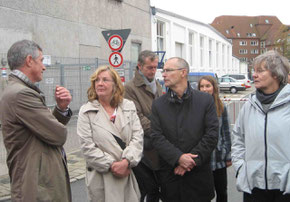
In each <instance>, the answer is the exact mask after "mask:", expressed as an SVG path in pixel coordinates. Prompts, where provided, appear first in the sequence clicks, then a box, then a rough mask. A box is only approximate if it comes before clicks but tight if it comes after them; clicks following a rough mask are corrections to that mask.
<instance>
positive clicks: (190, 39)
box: [188, 33, 194, 66]
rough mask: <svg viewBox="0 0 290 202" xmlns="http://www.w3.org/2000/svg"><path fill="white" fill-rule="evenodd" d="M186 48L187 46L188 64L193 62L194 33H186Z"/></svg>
mask: <svg viewBox="0 0 290 202" xmlns="http://www.w3.org/2000/svg"><path fill="white" fill-rule="evenodd" d="M188 48H189V65H190V66H193V63H194V33H189V34H188Z"/></svg>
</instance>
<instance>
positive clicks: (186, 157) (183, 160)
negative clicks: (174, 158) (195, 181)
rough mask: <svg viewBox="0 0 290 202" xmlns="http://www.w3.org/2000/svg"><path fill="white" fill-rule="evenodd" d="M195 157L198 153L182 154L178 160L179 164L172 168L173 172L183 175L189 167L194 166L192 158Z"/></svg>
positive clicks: (189, 169)
mask: <svg viewBox="0 0 290 202" xmlns="http://www.w3.org/2000/svg"><path fill="white" fill-rule="evenodd" d="M197 157H198V155H196V154H191V153H186V154H182V155H181V156H180V158H179V160H178V163H179V165H178V166H177V167H176V168H175V169H174V174H175V175H181V176H183V175H184V174H185V172H187V171H191V169H192V168H193V167H194V166H196V163H195V161H194V158H197Z"/></svg>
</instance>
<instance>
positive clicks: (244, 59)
mask: <svg viewBox="0 0 290 202" xmlns="http://www.w3.org/2000/svg"><path fill="white" fill-rule="evenodd" d="M240 61H241V62H247V61H248V58H240Z"/></svg>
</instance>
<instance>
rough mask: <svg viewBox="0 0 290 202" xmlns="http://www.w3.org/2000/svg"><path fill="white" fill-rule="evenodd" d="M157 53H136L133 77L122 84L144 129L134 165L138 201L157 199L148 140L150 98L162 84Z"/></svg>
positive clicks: (157, 94)
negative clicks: (140, 156) (139, 155)
mask: <svg viewBox="0 0 290 202" xmlns="http://www.w3.org/2000/svg"><path fill="white" fill-rule="evenodd" d="M157 66H158V56H157V55H156V54H155V53H154V52H152V51H149V50H145V51H142V52H141V53H140V54H139V57H138V64H137V67H136V71H135V77H134V78H133V79H132V80H131V81H129V82H128V83H127V84H126V86H125V98H127V99H130V100H132V101H133V102H134V104H135V105H136V109H137V113H138V116H139V118H140V121H141V125H142V128H143V130H144V157H143V159H142V161H141V162H140V163H139V165H138V166H137V167H136V168H135V169H134V174H135V176H136V178H137V181H138V184H139V187H140V191H141V201H143V200H144V197H145V195H147V197H146V200H147V201H148V202H149V201H150V202H155V201H156V202H158V201H159V186H158V182H157V179H156V177H155V171H156V170H158V168H159V160H158V155H157V153H156V151H155V149H153V148H152V145H151V142H150V135H151V128H150V115H151V105H152V102H153V100H154V99H156V98H158V97H160V96H161V95H162V88H161V86H160V84H159V82H158V81H156V79H155V73H156V69H157Z"/></svg>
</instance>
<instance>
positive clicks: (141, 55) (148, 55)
mask: <svg viewBox="0 0 290 202" xmlns="http://www.w3.org/2000/svg"><path fill="white" fill-rule="evenodd" d="M146 58H149V59H150V61H151V62H153V61H154V60H155V59H156V58H158V55H157V54H156V53H154V52H153V51H150V50H144V51H142V52H140V53H139V56H138V64H139V65H141V66H143V65H144V64H145V60H146Z"/></svg>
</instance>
